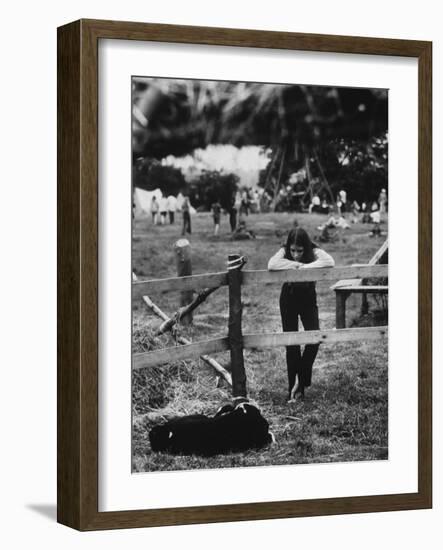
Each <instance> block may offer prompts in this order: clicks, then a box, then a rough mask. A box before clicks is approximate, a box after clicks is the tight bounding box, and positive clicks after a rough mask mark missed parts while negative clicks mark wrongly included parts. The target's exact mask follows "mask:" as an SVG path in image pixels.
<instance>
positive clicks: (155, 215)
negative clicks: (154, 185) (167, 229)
mask: <svg viewBox="0 0 443 550" xmlns="http://www.w3.org/2000/svg"><path fill="white" fill-rule="evenodd" d="M158 210H159V204H158V201H157V198H156V196H155V195H154V196H153V197H152V199H151V216H152V223H153V224H154V225H157V223H158Z"/></svg>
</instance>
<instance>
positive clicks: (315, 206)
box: [308, 195, 321, 214]
mask: <svg viewBox="0 0 443 550" xmlns="http://www.w3.org/2000/svg"><path fill="white" fill-rule="evenodd" d="M320 204H321V202H320V197H319V196H318V195H314V196H313V197H312V201H311V204H310V205H309V209H308V210H309V214H312V212H316V213H317V212H320Z"/></svg>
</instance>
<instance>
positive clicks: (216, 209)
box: [211, 201, 221, 237]
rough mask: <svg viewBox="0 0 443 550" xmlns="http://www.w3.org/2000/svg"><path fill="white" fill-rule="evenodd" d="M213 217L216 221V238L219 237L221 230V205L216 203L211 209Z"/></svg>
mask: <svg viewBox="0 0 443 550" xmlns="http://www.w3.org/2000/svg"><path fill="white" fill-rule="evenodd" d="M211 210H212V217H213V219H214V236H215V237H216V236H217V235H218V231H219V229H220V215H221V204H220V203H219V202H218V201H216V202H214V204H213V205H212V207H211Z"/></svg>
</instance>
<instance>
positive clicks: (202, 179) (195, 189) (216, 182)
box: [189, 170, 239, 210]
mask: <svg viewBox="0 0 443 550" xmlns="http://www.w3.org/2000/svg"><path fill="white" fill-rule="evenodd" d="M238 181H239V178H238V176H236V175H235V174H225V173H223V172H218V171H217V170H204V171H203V172H202V173H201V174H200V175H199V176H198V177H197V178H195V179H194V180H193V181H192V182H190V185H189V194H190V199H191V202H192V204H193V205H194V206H196V207H197V208H198V207H199V206H201V207H203V208H204V209H206V210H210V208H211V205H212V204H213V203H214V202H216V201H218V202H219V203H220V204H221V206H222V208H224V209H225V210H229V209H230V207H231V201H232V197H233V196H234V194H235V192H236V190H237V184H238Z"/></svg>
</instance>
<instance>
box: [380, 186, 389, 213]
mask: <svg viewBox="0 0 443 550" xmlns="http://www.w3.org/2000/svg"><path fill="white" fill-rule="evenodd" d="M378 204H379V205H380V213H381V214H385V213H386V212H387V204H388V195H387V193H386V189H382V190H381V191H380V195H379V196H378Z"/></svg>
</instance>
